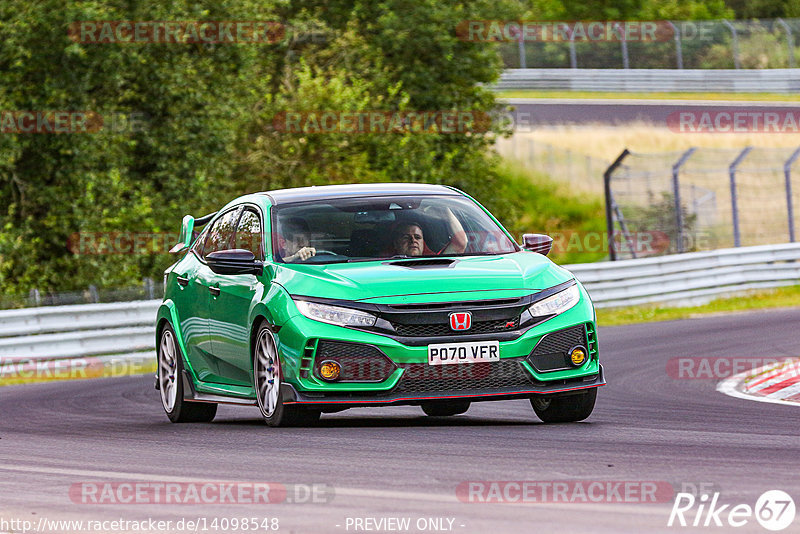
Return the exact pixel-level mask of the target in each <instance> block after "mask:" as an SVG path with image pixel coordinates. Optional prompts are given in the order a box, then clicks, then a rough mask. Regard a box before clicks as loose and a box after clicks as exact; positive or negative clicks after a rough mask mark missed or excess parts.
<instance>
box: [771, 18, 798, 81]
mask: <svg viewBox="0 0 800 534" xmlns="http://www.w3.org/2000/svg"><path fill="white" fill-rule="evenodd" d="M775 22H777V23H778V24H780V25H781V26H783V29H784V30H786V46H787V47H788V48H789V68H790V69H793V68H794V34H793V33H792V28H791V26H789V25H788V24H786V21H785V20H783V19H775Z"/></svg>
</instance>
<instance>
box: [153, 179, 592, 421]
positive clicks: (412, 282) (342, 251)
mask: <svg viewBox="0 0 800 534" xmlns="http://www.w3.org/2000/svg"><path fill="white" fill-rule="evenodd" d="M551 244H552V239H551V238H549V237H548V236H546V235H541V234H526V235H525V236H523V245H522V246H521V247H520V246H519V245H518V244H517V243H516V242H515V241H514V239H513V238H512V237H511V235H510V234H509V233H508V232H507V231H506V230H505V229H504V228H503V227H502V226H501V225H500V223H499V222H498V221H497V220H496V219H495V218H494V217H493V216H492V215H491V214H490V213H489V212H488V211H487V210H486V209H485V208H484V207H483V206H481V205H480V204H479V203H478V202H477V201H475V200H474V199H472V198H471V197H469V196H468V195H466V194H465V193H463V192H461V191H458V190H457V189H454V188H451V187H445V186H437V185H425V184H370V185H337V186H321V187H307V188H299V189H285V190H279V191H270V192H265V193H256V194H251V195H247V196H243V197H241V198H238V199H236V200H234V201H233V202H231V203H229V204H228V205H226V206H225V207H223V208H222V209H221V210H219V211H218V212H216V213H213V214H211V215H207V216H205V217H202V218H199V219H195V218H193V217H192V216H190V215H187V216H185V217H184V219H183V224H182V228H181V237H180V242H179V243H178V244H177V245H175V247H173V249H172V252H174V253H176V254H182V258H181V259H180V260H179V261H177V262H176V263H175V264H173V265H172V266H171V267H169V268H168V269H167V270H166V272H165V273H164V282H165V283H164V286H165V295H164V301H163V303H162V304H161V306H160V307H159V310H158V317H157V323H156V324H157V328H156V347H157V355H158V373H157V375H156V389H158V390H159V391H160V395H161V401H162V404H163V407H164V410H165V411H166V413H167V415H168V417H169V419H170V420H171V421H173V422H175V423H178V422H190V421H195V422H202V421H211V420H212V419H213V418H214V416H215V415H216V411H217V405H218V404H241V405H252V406H257V407H258V408H259V410H260V411H261V415H262V416H263V417H264V419H265V420H266V422H267V423H268V424H269V425H271V426H286V425H306V424H312V423H314V422H315V421H317V420H318V419H319V417H320V414H321V413H331V412H337V411H340V410H344V409H347V408H352V407H357V406H388V405H417V406H420V407H421V408H422V410H423V411H424V412H425V413H426V414H427V415H429V416H438V417H442V416H451V415H457V414H461V413H464V412H466V411H467V410H468V409H469V407H470V403H472V402H476V401H490V400H504V399H526V398H527V399H530V402H531V405H532V407H533V410H534V411H535V412H536V415H538V417H539V418H540V419H541V420H543V421H545V422H567V421H580V420H582V419H585V418H587V417H588V416H589V415H590V414H591V412H592V410H593V408H594V404H595V398H596V396H597V388H598V387H599V386H602V385H605V380H604V378H603V368H602V366H601V365H600V363H599V360H598V344H597V326H596V318H595V312H594V307H593V305H592V302H591V300H590V299H589V295H588V294H587V293H586V290H585V289H584V288H583V286H582V285H581V284H580V283H579V282H578V281H577V280H575V277H574V276H573V275H572V274H570V273H569V271H567V270H565V269H563V268H561V267H559V266H557V265H555V264H554V263H553V262H551V261H550V260H549V259H548V258H547V257H546V255H547V253H548V252H549V251H550V246H551Z"/></svg>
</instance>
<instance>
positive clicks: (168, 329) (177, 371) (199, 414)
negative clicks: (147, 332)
mask: <svg viewBox="0 0 800 534" xmlns="http://www.w3.org/2000/svg"><path fill="white" fill-rule="evenodd" d="M182 375H183V358H182V357H181V352H180V349H179V348H178V344H177V343H176V341H175V331H174V330H173V329H172V326H171V325H170V324H166V325H164V328H163V329H162V330H161V334H160V335H159V342H158V391H159V393H160V395H161V406H162V407H163V408H164V412H166V414H167V417H169V420H170V421H172V422H173V423H210V422H211V421H212V420H213V419H214V416H215V415H217V405H216V404H214V403H209V402H191V401H187V400H185V399H184V398H183V394H184V391H183V380H182V379H181V376H182Z"/></svg>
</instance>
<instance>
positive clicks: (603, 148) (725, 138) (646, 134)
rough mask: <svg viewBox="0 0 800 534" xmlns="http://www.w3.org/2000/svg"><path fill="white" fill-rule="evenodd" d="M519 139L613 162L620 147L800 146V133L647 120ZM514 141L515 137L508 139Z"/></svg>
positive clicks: (656, 149)
mask: <svg viewBox="0 0 800 534" xmlns="http://www.w3.org/2000/svg"><path fill="white" fill-rule="evenodd" d="M514 137H515V138H517V139H518V140H519V141H520V142H522V141H524V140H526V139H533V140H534V142H536V141H539V142H542V143H549V144H551V145H553V146H557V147H560V148H564V149H570V150H573V151H575V152H577V153H580V154H583V155H588V156H593V157H596V158H601V159H606V160H611V161H613V160H614V159H615V158H616V157H617V156H618V155H619V154H620V152H622V150H623V149H625V148H627V149H629V150H631V151H632V152H666V151H677V150H687V149H688V148H690V147H693V146H695V147H713V148H744V147H747V146H756V147H764V148H790V147H800V134H775V133H749V134H738V133H725V134H707V133H677V132H673V131H671V130H670V129H668V128H665V127H658V126H654V125H652V124H647V123H638V124H629V125H623V126H608V125H580V126H570V125H565V126H552V127H547V128H540V129H537V130H534V131H532V132H524V133H518V134H515V136H514ZM509 141H511V142H514V139H511V140H509Z"/></svg>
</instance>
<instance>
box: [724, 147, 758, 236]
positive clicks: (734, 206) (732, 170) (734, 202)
mask: <svg viewBox="0 0 800 534" xmlns="http://www.w3.org/2000/svg"><path fill="white" fill-rule="evenodd" d="M751 150H753V147H750V146H749V147H747V148H745V149H744V150H742V151H741V152H740V153H739V155H738V156H736V159H735V160H733V163H731V166H730V167H729V168H728V174H729V175H730V177H731V218H732V219H733V246H734V247H741V246H742V237H741V234H740V232H739V202H738V199H737V196H736V167H738V166H739V164H740V163H741V162H742V160H743V159H744V158H745V157H747V154H749V153H750V151H751Z"/></svg>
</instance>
